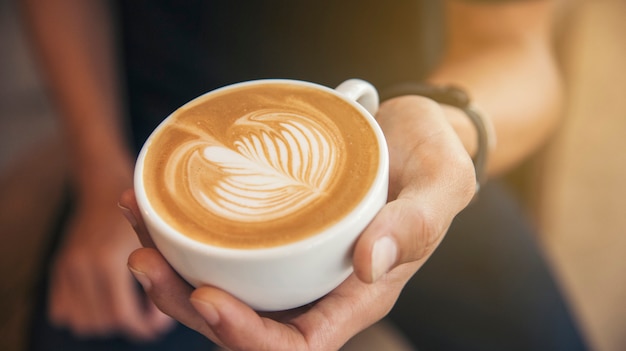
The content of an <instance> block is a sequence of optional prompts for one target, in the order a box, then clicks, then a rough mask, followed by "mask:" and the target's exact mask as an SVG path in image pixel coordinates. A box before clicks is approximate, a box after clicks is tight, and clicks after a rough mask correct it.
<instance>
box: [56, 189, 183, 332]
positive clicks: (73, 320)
mask: <svg viewBox="0 0 626 351" xmlns="http://www.w3.org/2000/svg"><path fill="white" fill-rule="evenodd" d="M113 194H114V192H112V193H111V195H110V196H107V197H105V198H100V199H99V200H98V201H88V202H83V203H80V204H79V206H78V207H77V208H76V211H75V213H74V214H73V217H72V218H71V220H70V222H69V226H68V227H67V229H66V230H67V233H66V235H65V237H64V242H63V243H62V246H61V248H60V250H59V252H58V253H57V256H56V257H55V261H54V264H53V267H52V270H51V279H50V291H49V295H48V299H49V303H48V305H49V316H50V319H51V321H52V322H53V324H55V325H57V326H60V327H66V328H69V329H70V330H71V331H72V332H74V333H75V334H77V335H81V336H88V337H106V336H114V335H115V336H117V335H120V334H121V335H123V336H126V337H128V338H131V339H134V340H151V339H154V338H156V337H158V336H159V335H160V334H161V333H163V332H164V331H165V330H167V329H168V328H169V327H170V326H171V325H172V324H173V321H172V320H171V319H170V318H169V317H167V316H166V315H164V314H163V313H162V312H160V311H159V310H158V309H157V308H156V307H155V306H154V304H153V303H152V302H151V301H150V300H149V299H147V298H146V296H145V294H144V293H143V292H141V291H140V290H138V289H137V287H136V285H135V281H134V280H133V278H132V276H131V275H130V274H129V272H128V270H127V268H126V267H125V263H126V260H127V257H128V255H129V254H130V253H131V252H132V251H133V250H134V249H136V248H138V247H139V246H140V245H139V242H138V241H137V238H136V237H135V236H134V235H132V229H131V227H130V226H129V225H128V223H127V222H126V221H125V220H124V217H123V216H122V215H121V214H120V212H119V209H118V208H116V206H115V204H116V201H117V199H116V198H114V196H113Z"/></svg>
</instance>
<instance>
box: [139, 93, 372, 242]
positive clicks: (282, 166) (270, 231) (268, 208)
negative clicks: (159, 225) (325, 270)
mask: <svg viewBox="0 0 626 351" xmlns="http://www.w3.org/2000/svg"><path fill="white" fill-rule="evenodd" d="M144 162H145V165H144V182H145V186H146V192H147V194H148V198H149V199H150V202H151V204H152V206H153V207H154V208H155V210H156V211H157V212H158V213H159V214H160V215H161V216H162V217H163V219H164V220H165V221H166V222H168V223H169V224H170V225H172V227H174V228H175V229H177V230H178V231H180V232H182V233H184V234H186V235H188V236H189V237H191V238H193V239H195V240H198V241H202V242H206V243H209V244H212V245H217V246H224V247H232V248H260V247H271V246H277V245H281V244H286V243H289V242H293V241H297V240H300V239H303V238H306V237H308V236H310V235H312V234H315V233H318V232H320V231H321V230H323V229H324V228H326V227H328V226H331V225H332V224H334V223H336V222H337V221H338V220H340V219H341V218H342V217H344V216H345V215H346V214H347V213H349V212H350V211H352V210H353V209H354V207H355V206H356V205H357V204H358V203H359V202H360V201H361V200H362V198H363V197H364V195H365V193H366V192H367V190H368V189H369V188H370V186H371V184H372V182H373V180H374V178H375V176H376V170H377V167H378V162H379V155H378V146H377V141H376V137H375V135H374V132H373V131H372V129H371V127H370V126H369V124H368V122H367V121H366V120H365V118H364V117H363V116H361V114H360V112H359V111H358V110H356V109H355V108H354V107H353V106H351V105H350V104H348V103H346V102H345V101H343V100H341V99H339V98H337V97H336V96H334V95H332V94H329V93H326V92H323V91H319V90H316V89H313V88H309V87H303V86H296V85H285V84H273V83H272V84H270V83H264V84H262V85H252V86H247V87H241V88H238V89H236V90H228V91H224V92H219V93H212V94H209V95H207V96H204V97H201V98H199V99H196V100H194V101H192V102H191V103H189V104H187V105H185V106H183V107H182V108H180V109H179V110H177V111H176V112H175V113H174V114H173V115H172V116H170V118H169V119H168V120H167V121H166V122H164V125H162V126H161V127H160V128H159V130H158V131H157V132H156V133H155V135H154V136H153V137H152V139H151V143H150V146H149V151H148V154H147V156H146V158H145V161H144Z"/></svg>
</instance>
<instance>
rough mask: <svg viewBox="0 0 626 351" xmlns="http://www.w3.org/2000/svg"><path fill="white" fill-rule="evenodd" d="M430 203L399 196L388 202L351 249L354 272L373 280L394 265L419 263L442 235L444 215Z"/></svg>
mask: <svg viewBox="0 0 626 351" xmlns="http://www.w3.org/2000/svg"><path fill="white" fill-rule="evenodd" d="M433 210H434V209H433V208H432V207H430V206H429V207H426V206H423V205H421V204H420V202H418V201H415V200H412V199H407V198H399V199H397V200H394V201H392V202H390V203H388V204H387V205H386V206H385V207H383V209H382V210H381V211H380V212H379V213H378V215H377V216H376V217H375V218H374V220H373V221H372V223H370V225H369V226H368V227H367V228H366V229H365V231H364V232H363V234H362V235H361V237H360V238H359V241H358V242H357V245H356V247H355V250H354V256H353V262H354V269H355V274H356V275H357V276H358V277H359V279H361V280H362V281H363V282H366V283H372V282H375V281H377V280H378V279H379V278H380V277H382V276H383V275H384V274H386V273H387V272H389V271H390V270H391V269H393V268H394V267H396V266H398V265H400V264H402V263H406V262H412V261H417V264H418V265H419V266H421V264H423V262H424V261H425V260H426V259H427V258H428V257H429V256H430V254H431V253H432V252H433V251H434V249H435V248H436V247H437V245H439V243H440V242H441V240H442V239H443V235H444V233H445V232H446V230H447V226H448V225H449V224H448V222H447V221H446V220H442V218H447V216H443V215H442V214H440V213H433Z"/></svg>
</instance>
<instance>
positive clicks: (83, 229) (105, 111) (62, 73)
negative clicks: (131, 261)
mask: <svg viewBox="0 0 626 351" xmlns="http://www.w3.org/2000/svg"><path fill="white" fill-rule="evenodd" d="M21 10H22V13H23V14H24V19H25V23H26V24H27V28H28V30H29V34H30V36H31V39H32V44H33V48H34V50H35V53H36V54H37V58H38V59H39V63H40V66H41V68H42V70H41V71H42V74H43V76H44V79H45V81H46V83H47V85H48V88H49V92H50V94H51V97H52V99H53V101H54V102H55V104H56V107H57V112H58V113H57V114H58V116H59V119H60V125H61V130H62V133H63V137H64V141H65V143H66V150H67V152H68V158H69V164H70V176H71V181H72V186H73V190H74V192H75V195H76V207H75V210H74V213H73V214H72V217H71V218H70V221H69V223H68V224H67V227H66V229H65V232H66V233H65V235H64V239H63V242H62V245H61V248H60V249H59V251H58V253H57V255H56V257H55V260H54V262H53V266H52V267H51V271H50V274H51V283H50V292H49V296H48V305H49V307H48V308H49V317H50V320H51V321H52V322H53V323H54V324H55V325H57V326H59V327H63V328H68V329H70V330H72V331H73V332H74V333H76V334H79V335H83V336H110V335H117V334H121V335H126V336H128V337H130V338H133V339H151V338H154V337H156V336H157V335H158V334H159V332H161V331H163V330H165V329H167V328H168V326H169V325H171V321H170V320H169V318H167V317H166V316H165V315H163V314H162V313H160V312H159V311H158V310H157V309H156V308H155V307H154V306H153V305H151V304H148V305H147V306H149V307H148V308H146V307H145V306H146V305H145V301H144V300H145V298H144V296H143V295H142V294H141V293H139V292H137V290H136V289H135V285H134V281H133V279H132V277H131V276H130V275H129V274H128V271H127V269H126V267H125V265H124V262H125V258H126V257H127V256H128V254H129V253H130V252H132V251H133V250H134V249H136V248H137V247H139V243H138V241H137V239H136V238H135V237H134V235H132V229H131V227H130V226H128V224H127V223H126V221H125V220H124V217H123V216H122V215H121V214H120V213H119V209H118V208H117V206H116V204H117V201H118V200H119V195H120V194H121V192H122V191H123V190H124V189H127V188H128V187H130V186H132V171H133V163H132V157H131V154H130V153H129V151H128V147H127V145H126V141H125V139H124V129H123V126H122V120H121V116H122V113H121V103H120V98H119V95H118V81H117V67H116V62H115V50H114V47H115V43H114V32H113V26H112V22H111V18H110V12H109V9H108V7H107V2H105V1H100V0H50V1H34V0H24V1H22V3H21Z"/></svg>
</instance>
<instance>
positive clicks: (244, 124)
mask: <svg viewBox="0 0 626 351" xmlns="http://www.w3.org/2000/svg"><path fill="white" fill-rule="evenodd" d="M333 127H334V126H333V125H330V124H328V125H327V127H326V128H325V127H324V126H322V125H321V124H319V123H317V122H316V121H315V120H312V119H310V118H306V117H303V116H301V115H299V114H296V113H281V112H277V111H274V110H261V111H255V112H252V113H250V114H248V115H245V116H242V117H241V118H240V119H238V120H236V121H235V125H234V128H236V129H238V131H237V132H236V133H232V131H231V130H230V129H229V130H227V131H226V133H227V134H235V135H237V137H236V138H234V140H233V141H232V143H231V144H230V145H221V144H217V143H212V142H211V141H212V140H213V137H214V136H212V138H207V139H208V140H202V135H198V140H190V141H188V142H186V143H184V144H181V145H180V146H179V148H178V149H177V150H176V151H175V153H174V155H177V156H174V157H172V158H171V159H170V161H169V162H168V163H167V166H166V167H167V169H168V170H167V172H168V173H175V172H176V169H183V168H185V169H187V173H188V174H189V177H188V178H187V182H186V183H185V184H183V186H184V189H181V190H182V191H184V192H185V193H189V194H191V195H192V196H193V197H194V198H195V200H196V201H197V202H198V204H200V205H201V206H202V207H204V208H205V209H206V210H207V211H209V212H211V213H214V214H216V215H218V216H221V217H224V218H226V219H229V220H232V221H244V222H262V221H269V220H273V219H276V218H280V217H285V216H287V215H290V214H292V213H294V212H297V211H299V210H300V209H301V208H303V207H305V206H307V205H309V204H310V203H311V202H313V201H315V200H316V199H318V198H319V197H321V196H328V187H329V184H331V181H332V179H333V178H332V177H333V174H335V173H336V172H337V166H338V164H339V162H340V161H341V159H340V157H339V155H340V154H342V153H343V149H344V147H343V144H342V141H341V140H340V139H337V138H336V137H335V135H337V134H338V131H337V130H336V127H334V128H333ZM178 154H181V155H180V156H178ZM210 172H213V173H214V176H212V177H211V181H210V182H209V181H207V174H209V173H210ZM176 183H177V182H176V179H175V178H171V179H169V182H168V189H169V191H171V192H173V194H172V196H173V197H176V196H177V194H176V193H175V192H177V191H179V190H178V189H176Z"/></svg>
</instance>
